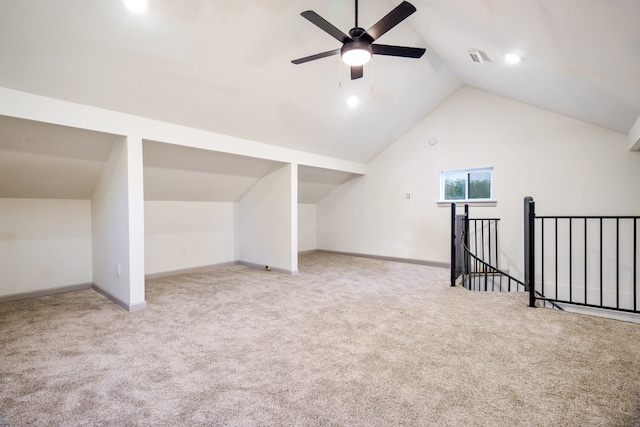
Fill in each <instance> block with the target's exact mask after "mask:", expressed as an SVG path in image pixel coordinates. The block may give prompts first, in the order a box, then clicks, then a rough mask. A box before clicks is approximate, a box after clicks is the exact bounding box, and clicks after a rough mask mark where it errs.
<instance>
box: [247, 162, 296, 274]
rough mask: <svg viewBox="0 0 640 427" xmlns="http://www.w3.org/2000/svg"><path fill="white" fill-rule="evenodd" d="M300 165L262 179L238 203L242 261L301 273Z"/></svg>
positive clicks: (282, 169) (287, 166)
mask: <svg viewBox="0 0 640 427" xmlns="http://www.w3.org/2000/svg"><path fill="white" fill-rule="evenodd" d="M297 171H298V167H297V165H285V166H283V167H281V168H280V169H278V170H276V171H275V172H272V173H271V174H269V175H267V176H266V177H264V178H262V179H261V180H260V181H259V182H258V183H257V184H256V185H254V186H253V187H252V188H251V190H249V192H247V194H245V195H244V196H243V197H242V198H241V199H240V201H239V203H238V219H239V221H238V224H239V226H238V231H239V246H240V261H242V262H244V263H247V264H252V265H256V266H264V265H269V266H271V267H272V268H275V269H276V270H281V271H284V272H289V273H293V274H295V273H297V272H298V240H297V227H298V219H297V218H298V202H297V194H298V189H297V182H298V177H297Z"/></svg>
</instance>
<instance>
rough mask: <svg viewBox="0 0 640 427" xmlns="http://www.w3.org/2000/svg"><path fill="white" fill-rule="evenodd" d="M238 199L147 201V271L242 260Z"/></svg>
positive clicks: (181, 268)
mask: <svg viewBox="0 0 640 427" xmlns="http://www.w3.org/2000/svg"><path fill="white" fill-rule="evenodd" d="M236 214H237V204H236V203H217V202H165V201H147V202H145V208H144V216H145V245H144V246H145V263H144V264H145V274H154V273H162V272H170V271H177V270H183V269H188V268H194V267H202V266H208V265H213V264H222V263H228V262H234V261H237V260H238V248H237V244H236V228H237V227H236V220H237V218H236Z"/></svg>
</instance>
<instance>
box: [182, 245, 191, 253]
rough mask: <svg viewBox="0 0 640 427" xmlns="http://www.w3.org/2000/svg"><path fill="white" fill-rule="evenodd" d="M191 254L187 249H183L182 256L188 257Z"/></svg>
mask: <svg viewBox="0 0 640 427" xmlns="http://www.w3.org/2000/svg"><path fill="white" fill-rule="evenodd" d="M188 253H189V252H188V251H187V247H186V246H185V247H184V248H182V255H187V254H188Z"/></svg>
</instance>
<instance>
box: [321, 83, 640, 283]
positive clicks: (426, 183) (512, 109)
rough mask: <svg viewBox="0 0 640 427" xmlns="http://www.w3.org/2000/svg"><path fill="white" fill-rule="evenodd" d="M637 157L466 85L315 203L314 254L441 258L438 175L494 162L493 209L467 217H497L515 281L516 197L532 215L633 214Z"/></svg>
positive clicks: (518, 246) (519, 220)
mask: <svg viewBox="0 0 640 427" xmlns="http://www.w3.org/2000/svg"><path fill="white" fill-rule="evenodd" d="M430 140H431V143H429V141H430ZM638 154H639V153H637V152H632V151H629V149H628V141H627V138H626V136H625V135H623V134H621V133H618V132H614V131H610V130H607V129H604V128H601V127H598V126H595V125H591V124H587V123H585V122H582V121H579V120H575V119H572V118H568V117H566V116H562V115H559V114H555V113H552V112H549V111H545V110H542V109H538V108H535V107H531V106H528V105H525V104H522V103H519V102H515V101H512V100H509V99H506V98H503V97H500V96H497V95H492V94H489V93H486V92H483V91H480V90H476V89H472V88H468V87H466V88H463V89H461V90H460V91H458V92H457V93H456V94H455V95H453V96H452V97H451V98H449V99H448V100H447V101H445V102H444V103H443V104H442V105H441V106H440V107H439V108H438V109H436V110H435V111H434V112H433V113H431V114H430V115H429V116H427V117H425V118H424V119H423V120H422V121H421V122H420V123H419V124H418V125H416V126H415V127H414V128H413V129H412V130H410V131H409V132H408V133H406V134H405V135H404V136H403V137H401V138H400V139H399V140H398V141H396V142H395V143H394V144H393V145H392V146H390V147H389V148H388V149H387V150H385V151H384V152H382V153H381V154H380V155H379V156H378V157H376V158H375V159H374V160H373V161H372V162H371V163H370V164H368V165H367V170H368V173H367V175H366V176H364V177H362V178H359V179H356V180H352V181H349V182H347V183H345V184H343V185H341V186H340V187H339V188H338V189H336V190H335V191H333V192H332V193H331V194H329V195H328V196H327V197H325V199H323V200H322V201H321V202H320V203H319V204H318V211H317V215H318V249H325V250H336V251H345V252H356V253H364V254H372V255H382V256H393V257H400V258H410V259H419V260H427V261H437V262H448V261H449V256H450V255H449V250H450V249H449V248H450V247H449V234H450V224H449V222H450V208H448V207H439V206H438V205H437V201H438V199H439V174H440V171H442V170H449V169H466V168H477V167H489V166H491V167H493V168H494V175H493V180H494V196H495V199H496V200H497V206H496V207H471V216H472V217H499V218H501V223H500V227H501V228H500V239H501V250H502V254H501V261H502V264H501V265H502V266H504V267H505V268H507V269H510V270H511V271H512V272H514V274H516V275H521V273H520V272H521V269H522V264H523V262H522V258H523V242H522V233H523V212H522V210H523V207H522V206H523V198H524V197H525V196H532V197H534V198H535V200H536V203H537V210H538V213H539V214H565V215H568V214H580V215H586V214H592V215H596V214H600V215H606V214H612V215H613V214H638V213H640V212H639V208H640V204H639V200H638V198H639V197H640V179H639V175H638V171H639V170H640V155H638ZM407 195H409V197H410V198H407Z"/></svg>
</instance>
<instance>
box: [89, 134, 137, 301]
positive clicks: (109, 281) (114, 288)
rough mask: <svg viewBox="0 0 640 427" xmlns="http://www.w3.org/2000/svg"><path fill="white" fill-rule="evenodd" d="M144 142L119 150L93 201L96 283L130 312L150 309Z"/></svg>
mask: <svg viewBox="0 0 640 427" xmlns="http://www.w3.org/2000/svg"><path fill="white" fill-rule="evenodd" d="M143 200H144V199H143V192H142V139H141V138H135V137H129V138H126V137H123V138H121V139H120V140H119V141H116V143H115V144H114V146H113V149H112V150H111V154H110V156H109V159H108V160H107V163H106V165H105V167H104V171H103V173H102V176H101V178H100V181H99V182H98V184H97V185H96V189H95V191H94V194H93V198H92V243H93V283H94V285H96V286H98V287H99V288H100V289H102V290H103V291H105V292H106V293H108V294H109V296H111V297H112V298H114V299H115V300H116V301H118V302H119V303H121V304H122V305H124V306H125V307H126V308H128V309H130V310H137V309H141V308H144V307H145V306H146V303H145V301H144V206H143V203H144V202H143Z"/></svg>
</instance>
